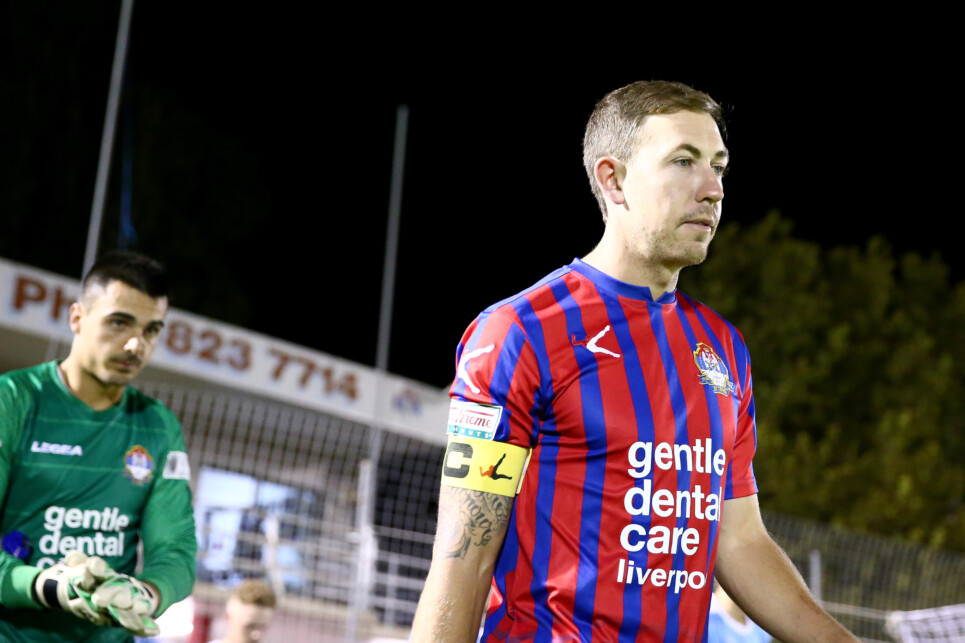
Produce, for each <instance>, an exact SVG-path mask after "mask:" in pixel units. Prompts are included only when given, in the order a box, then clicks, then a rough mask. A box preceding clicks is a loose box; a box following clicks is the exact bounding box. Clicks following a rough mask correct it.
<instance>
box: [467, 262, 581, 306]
mask: <svg viewBox="0 0 965 643" xmlns="http://www.w3.org/2000/svg"><path fill="white" fill-rule="evenodd" d="M572 271H573V266H572V265H567V266H563V267H561V268H557V269H556V270H554V271H553V272H551V273H549V274H548V275H546V276H545V277H543V278H542V279H540V280H539V281H537V282H536V283H534V284H533V285H531V286H529V287H528V288H525V289H523V290H521V291H519V292H517V293H516V294H514V295H512V296H510V297H506V298H505V299H502V300H500V301H497V302H496V303H494V304H492V305H491V306H489V307H488V308H486V309H485V310H484V311H483V312H482V315H491V314H493V313H502V314H510V313H512V314H515V315H517V316H520V317H522V316H527V315H529V314H534V313H535V312H536V308H538V307H540V306H539V303H538V302H539V301H540V298H539V297H536V295H537V294H538V293H541V292H544V291H548V290H551V289H552V288H553V286H554V285H555V284H557V283H559V282H560V281H562V280H563V279H565V278H566V275H568V274H570V273H571V272H572Z"/></svg>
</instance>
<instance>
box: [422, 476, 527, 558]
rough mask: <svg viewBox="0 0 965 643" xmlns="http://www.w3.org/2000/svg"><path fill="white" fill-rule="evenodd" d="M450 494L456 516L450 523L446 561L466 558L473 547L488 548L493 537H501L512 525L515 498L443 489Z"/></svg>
mask: <svg viewBox="0 0 965 643" xmlns="http://www.w3.org/2000/svg"><path fill="white" fill-rule="evenodd" d="M443 493H444V494H449V496H450V497H449V502H448V503H440V505H443V504H448V505H449V507H450V508H451V510H452V512H453V514H452V515H451V516H450V517H449V519H448V520H447V521H446V522H447V524H448V530H447V531H448V533H447V534H446V538H445V547H446V549H445V557H446V558H463V559H464V558H465V557H466V552H467V551H469V548H470V547H472V546H476V547H485V546H487V545H488V544H489V543H490V542H492V540H493V538H497V537H498V538H501V537H502V535H503V534H504V533H505V531H506V525H508V524H509V512H510V509H512V506H513V498H509V497H507V496H501V495H498V494H495V493H486V492H484V491H470V490H468V489H456V488H454V487H443Z"/></svg>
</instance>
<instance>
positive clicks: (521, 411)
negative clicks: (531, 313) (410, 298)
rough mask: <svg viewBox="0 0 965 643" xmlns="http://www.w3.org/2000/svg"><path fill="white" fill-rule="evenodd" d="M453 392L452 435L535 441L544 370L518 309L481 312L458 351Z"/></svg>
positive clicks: (530, 443)
mask: <svg viewBox="0 0 965 643" xmlns="http://www.w3.org/2000/svg"><path fill="white" fill-rule="evenodd" d="M456 359H457V366H456V377H455V380H454V381H453V384H452V387H451V388H450V390H449V397H450V413H449V429H448V432H449V434H450V435H452V434H454V433H458V434H461V435H468V436H469V437H476V438H482V439H487V440H495V441H498V442H506V443H509V444H512V445H515V446H519V447H522V448H525V449H529V448H531V447H533V446H534V445H535V441H536V437H537V431H538V427H539V416H540V411H539V409H540V407H541V403H540V395H539V393H540V381H541V378H540V369H539V365H538V361H537V359H536V354H535V352H534V351H533V348H532V346H531V344H530V341H529V339H528V338H527V336H526V333H525V332H524V330H523V327H522V325H521V324H520V322H519V320H518V319H517V318H516V317H515V315H514V313H513V311H512V308H510V307H506V306H504V307H502V308H498V309H496V310H495V311H492V312H486V313H483V314H481V315H480V316H479V317H477V318H476V320H475V321H474V322H473V323H472V324H471V325H470V326H469V328H468V329H467V330H466V332H465V334H464V335H463V338H462V341H461V342H460V344H459V347H458V349H457V352H456Z"/></svg>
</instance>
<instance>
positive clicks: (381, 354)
mask: <svg viewBox="0 0 965 643" xmlns="http://www.w3.org/2000/svg"><path fill="white" fill-rule="evenodd" d="M408 126H409V108H408V107H406V106H405V105H399V108H398V109H397V110H396V112H395V147H394V149H393V152H392V183H391V188H390V190H389V228H388V230H387V232H386V235H385V263H384V265H383V271H382V306H381V310H380V311H379V345H378V352H377V354H376V358H375V367H376V368H377V369H378V370H379V371H380V372H382V373H385V372H387V371H388V369H389V340H390V339H391V335H392V300H393V296H394V294H395V264H396V255H397V248H398V246H399V218H400V211H401V208H402V177H403V173H404V170H405V141H406V135H407V130H408Z"/></svg>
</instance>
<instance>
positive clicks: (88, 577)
mask: <svg viewBox="0 0 965 643" xmlns="http://www.w3.org/2000/svg"><path fill="white" fill-rule="evenodd" d="M113 575H114V570H112V569H111V568H110V567H109V566H108V565H107V563H106V562H104V559H103V558H100V557H98V556H91V557H90V558H88V557H87V554H85V553H84V552H82V551H72V552H70V553H69V554H67V555H66V556H65V557H64V559H63V560H61V561H60V562H58V563H55V564H54V565H52V566H50V567H48V568H46V569H44V570H41V572H40V573H39V574H37V577H36V578H35V579H34V582H33V585H32V590H33V598H34V600H35V601H36V602H37V603H39V604H40V605H43V606H44V607H50V608H53V609H62V610H65V611H68V612H71V613H72V614H74V616H78V617H80V618H82V619H85V620H88V621H90V622H91V623H94V624H95V625H110V620H109V619H108V618H107V617H106V616H105V615H104V614H101V613H99V612H98V611H97V608H96V607H95V606H94V605H93V603H92V602H91V591H93V590H94V588H95V587H97V586H98V585H99V584H100V583H102V582H103V581H104V580H105V579H107V578H110V577H111V576H113Z"/></svg>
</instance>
